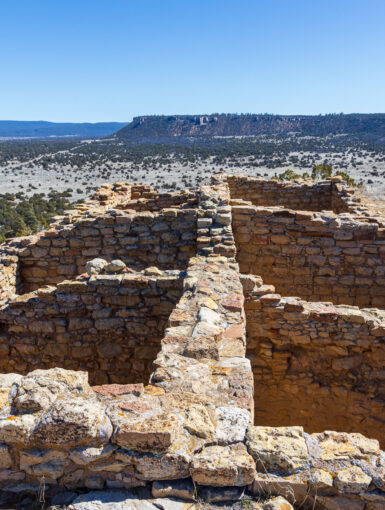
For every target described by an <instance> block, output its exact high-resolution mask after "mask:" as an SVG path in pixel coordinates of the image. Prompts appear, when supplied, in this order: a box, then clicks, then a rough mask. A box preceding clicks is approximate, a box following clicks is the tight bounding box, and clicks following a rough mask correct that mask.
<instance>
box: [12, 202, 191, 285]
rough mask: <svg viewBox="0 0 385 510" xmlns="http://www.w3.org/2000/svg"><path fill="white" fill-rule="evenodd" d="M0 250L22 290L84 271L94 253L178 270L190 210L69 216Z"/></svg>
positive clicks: (185, 250)
mask: <svg viewBox="0 0 385 510" xmlns="http://www.w3.org/2000/svg"><path fill="white" fill-rule="evenodd" d="M98 212H99V214H100V215H99V216H98ZM95 216H96V217H95ZM6 251H7V252H8V254H10V255H14V254H17V256H18V260H19V269H18V270H19V273H20V278H21V280H22V282H23V291H24V292H29V291H32V290H35V289H38V288H39V287H42V286H43V285H52V284H53V285H54V284H56V283H58V282H60V281H63V280H65V279H69V278H76V276H78V275H79V274H82V273H84V272H85V265H86V262H87V260H90V259H93V258H96V257H101V258H104V259H106V260H109V261H111V260H113V259H120V260H122V261H123V262H125V263H126V264H127V265H128V266H129V267H131V268H133V269H136V270H140V269H144V268H145V267H149V266H153V265H156V266H157V267H159V268H160V269H167V268H169V267H172V268H175V269H183V268H185V267H186V266H187V263H188V260H189V259H190V257H191V256H192V255H194V254H195V252H196V211H195V210H194V209H176V208H169V209H163V210H162V211H161V212H158V213H152V212H147V211H143V212H138V213H137V212H134V211H130V210H126V211H120V210H112V211H111V212H109V211H107V212H106V211H104V210H102V211H98V210H96V211H95V212H94V213H93V215H92V216H91V215H90V217H88V216H87V215H82V216H76V215H75V216H73V217H72V216H70V215H69V216H66V217H64V218H61V219H60V220H59V222H58V223H57V224H56V225H53V226H51V228H50V229H49V230H46V231H44V232H42V233H40V234H37V235H35V236H30V237H27V238H21V239H19V238H18V239H15V240H14V241H12V242H10V243H9V244H8V246H7V247H6Z"/></svg>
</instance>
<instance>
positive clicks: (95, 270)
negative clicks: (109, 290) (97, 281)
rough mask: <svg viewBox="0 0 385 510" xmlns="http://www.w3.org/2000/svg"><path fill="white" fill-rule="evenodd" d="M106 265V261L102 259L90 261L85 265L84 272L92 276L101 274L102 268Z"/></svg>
mask: <svg viewBox="0 0 385 510" xmlns="http://www.w3.org/2000/svg"><path fill="white" fill-rule="evenodd" d="M106 265H107V261H106V260H104V259H98V258H96V259H92V260H89V261H88V262H87V263H86V271H87V273H88V274H89V275H90V276H92V275H94V274H99V273H101V272H102V270H103V268H104V267H105V266H106Z"/></svg>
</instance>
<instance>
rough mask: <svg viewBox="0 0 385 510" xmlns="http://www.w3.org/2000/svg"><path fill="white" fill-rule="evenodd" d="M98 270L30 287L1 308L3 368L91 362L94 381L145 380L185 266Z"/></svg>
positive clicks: (74, 366) (82, 366) (77, 366)
mask: <svg viewBox="0 0 385 510" xmlns="http://www.w3.org/2000/svg"><path fill="white" fill-rule="evenodd" d="M159 273H160V275H157V276H156V277H151V276H146V275H141V274H124V275H115V274H111V275H94V276H91V277H83V278H81V279H77V280H74V281H64V282H62V283H59V284H58V285H57V287H53V286H50V287H44V288H42V289H40V290H38V291H37V292H35V293H31V294H24V295H22V296H20V297H18V298H16V299H15V300H13V301H12V302H11V303H10V304H9V305H8V306H6V307H5V308H3V309H2V310H1V309H0V353H1V358H0V372H21V373H28V372H31V371H32V370H34V369H37V368H53V367H56V366H58V367H61V368H66V369H70V370H85V371H87V372H88V374H89V380H90V383H92V384H105V383H108V382H110V383H134V382H142V383H143V382H146V381H147V380H148V378H149V376H150V374H151V371H152V370H151V363H152V361H153V360H154V359H155V358H156V355H157V353H158V352H159V350H160V341H161V339H162V336H163V333H164V330H165V328H166V325H167V320H168V317H169V315H170V313H171V311H172V309H173V308H174V306H175V304H176V303H177V302H178V300H179V298H180V296H181V293H182V278H181V277H180V276H179V271H165V272H163V273H161V272H160V271H159Z"/></svg>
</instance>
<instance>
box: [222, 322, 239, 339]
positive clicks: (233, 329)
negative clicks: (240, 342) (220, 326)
mask: <svg viewBox="0 0 385 510" xmlns="http://www.w3.org/2000/svg"><path fill="white" fill-rule="evenodd" d="M243 334H244V328H243V325H242V324H233V325H232V326H230V327H229V328H228V329H226V331H225V332H224V334H223V338H227V339H230V338H242V337H243Z"/></svg>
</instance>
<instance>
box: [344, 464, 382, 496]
mask: <svg viewBox="0 0 385 510" xmlns="http://www.w3.org/2000/svg"><path fill="white" fill-rule="evenodd" d="M371 481H372V479H371V477H370V476H368V475H367V474H366V473H364V472H363V471H362V469H361V468H359V467H358V466H352V467H350V468H347V469H342V470H341V471H339V472H338V474H337V476H336V477H335V479H334V485H335V486H336V487H337V489H339V490H340V491H341V492H346V493H348V494H359V493H360V492H363V491H365V490H366V489H367V488H368V487H369V484H370V482H371ZM384 502H385V501H384Z"/></svg>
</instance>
